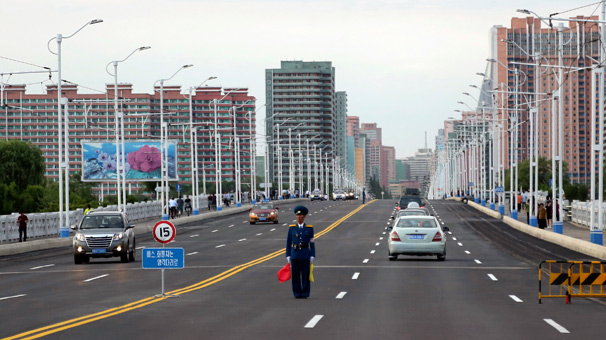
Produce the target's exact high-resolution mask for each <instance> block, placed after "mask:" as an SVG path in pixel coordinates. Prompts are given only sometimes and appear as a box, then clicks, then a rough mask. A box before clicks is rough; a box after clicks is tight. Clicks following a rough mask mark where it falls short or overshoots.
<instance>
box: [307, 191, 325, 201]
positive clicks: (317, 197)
mask: <svg viewBox="0 0 606 340" xmlns="http://www.w3.org/2000/svg"><path fill="white" fill-rule="evenodd" d="M309 199H310V200H312V201H314V200H320V201H324V194H322V191H320V189H315V190H314V191H313V192H312V193H311V194H310V195H309Z"/></svg>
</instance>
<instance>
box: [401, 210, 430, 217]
mask: <svg viewBox="0 0 606 340" xmlns="http://www.w3.org/2000/svg"><path fill="white" fill-rule="evenodd" d="M400 216H426V214H425V212H424V211H420V210H402V211H400Z"/></svg>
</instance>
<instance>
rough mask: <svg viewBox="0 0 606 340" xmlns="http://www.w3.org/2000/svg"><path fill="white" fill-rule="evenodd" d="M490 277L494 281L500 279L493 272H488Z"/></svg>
mask: <svg viewBox="0 0 606 340" xmlns="http://www.w3.org/2000/svg"><path fill="white" fill-rule="evenodd" d="M488 277H489V278H490V279H491V280H492V281H499V279H497V277H496V276H494V275H492V274H488Z"/></svg>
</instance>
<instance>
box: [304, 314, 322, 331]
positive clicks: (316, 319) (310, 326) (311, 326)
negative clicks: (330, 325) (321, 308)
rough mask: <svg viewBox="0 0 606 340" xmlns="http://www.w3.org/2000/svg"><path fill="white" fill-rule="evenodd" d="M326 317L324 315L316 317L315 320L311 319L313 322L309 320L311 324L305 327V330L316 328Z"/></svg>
mask: <svg viewBox="0 0 606 340" xmlns="http://www.w3.org/2000/svg"><path fill="white" fill-rule="evenodd" d="M323 317H324V315H316V316H314V317H313V318H311V320H309V322H308V323H307V324H306V325H305V328H314V327H315V326H316V324H317V323H318V321H320V319H322V318H323Z"/></svg>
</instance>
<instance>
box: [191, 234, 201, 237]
mask: <svg viewBox="0 0 606 340" xmlns="http://www.w3.org/2000/svg"><path fill="white" fill-rule="evenodd" d="M198 236H200V235H198V234H196V235H191V236H190V237H198Z"/></svg>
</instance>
